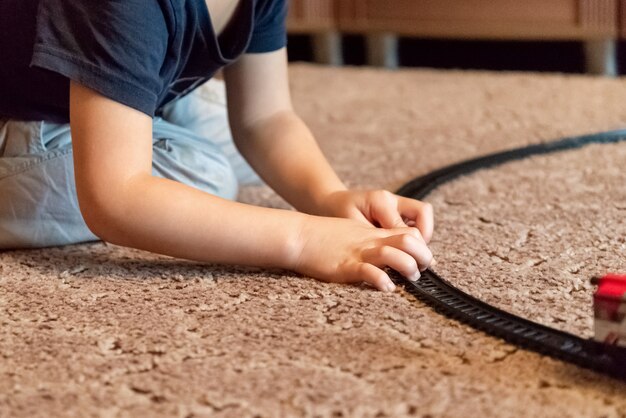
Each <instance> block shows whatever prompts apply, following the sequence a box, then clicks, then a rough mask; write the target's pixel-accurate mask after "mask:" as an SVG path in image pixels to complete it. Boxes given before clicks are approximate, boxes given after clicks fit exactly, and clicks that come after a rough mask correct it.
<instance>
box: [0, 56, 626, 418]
mask: <svg viewBox="0 0 626 418" xmlns="http://www.w3.org/2000/svg"><path fill="white" fill-rule="evenodd" d="M291 77H292V88H293V94H294V98H295V104H296V107H297V108H298V110H299V111H300V113H301V114H302V115H303V117H304V119H305V120H306V121H307V122H308V123H309V124H310V126H311V128H312V129H313V131H314V132H315V134H316V135H317V137H318V139H319V141H320V143H321V144H322V147H323V149H324V151H325V152H326V153H327V155H328V156H329V159H330V160H331V162H332V164H333V166H334V167H335V168H336V169H337V171H338V172H339V174H340V175H341V177H342V178H343V179H345V181H346V182H347V183H348V184H350V185H352V186H355V187H385V188H389V189H396V188H397V187H398V186H400V185H401V184H403V183H404V182H406V181H408V180H410V179H412V178H413V177H415V176H418V175H421V174H424V173H426V172H429V171H431V170H433V169H435V168H438V167H441V166H444V165H447V164H450V163H453V162H457V161H459V160H463V159H466V158H470V157H474V156H478V155H482V154H486V153H490V152H494V151H498V150H504V149H508V148H513V147H517V146H521V145H524V144H529V143H535V142H539V141H544V140H550V139H554V138H558V137H561V136H566V135H573V134H582V133H588V132H595V131H601V130H607V129H612V128H618V127H622V126H623V125H624V122H626V80H608V79H598V78H591V77H582V76H559V75H536V74H496V73H477V72H440V71H415V70H406V71H404V70H403V71H397V72H385V71H380V70H371V69H329V68H321V67H312V66H306V65H295V66H292V68H291ZM625 163H626V144H620V145H606V146H591V147H589V148H585V149H583V150H580V151H570V152H565V153H562V154H559V155H551V156H544V157H537V158H533V159H530V160H525V161H520V162H516V163H511V164H508V165H506V166H503V167H499V168H496V169H493V170H489V171H483V172H479V173H476V174H474V175H472V176H470V177H467V178H462V179H459V180H457V181H455V182H454V183H450V184H448V185H446V186H444V187H442V188H441V189H439V190H437V191H435V192H434V193H433V194H432V195H431V196H430V197H429V200H430V201H432V202H433V203H434V205H435V210H436V212H435V213H436V221H437V227H436V230H435V238H434V241H433V245H432V247H433V251H434V252H435V255H436V257H437V259H438V261H439V265H438V266H437V271H438V272H440V273H441V274H442V275H444V276H445V277H447V278H449V279H450V280H452V281H454V282H455V283H458V284H459V286H461V287H463V288H464V289H466V290H467V291H468V292H470V293H472V294H475V295H477V296H480V297H482V298H484V299H485V300H487V301H489V302H492V303H494V304H497V305H499V306H502V307H505V308H508V309H511V310H512V311H514V312H516V313H520V314H523V315H526V316H528V317H530V318H531V319H534V320H537V321H540V322H542V323H546V324H549V325H552V326H556V327H558V328H561V329H565V330H568V331H571V332H576V333H579V334H581V335H585V336H588V335H590V332H591V312H590V295H591V291H592V289H591V288H590V286H589V285H588V283H587V279H588V278H589V276H591V275H594V274H597V273H602V272H604V271H606V270H616V271H620V270H621V271H624V270H626V260H625V258H624V254H625V253H626V244H625V241H624V239H625V238H624V237H626V225H625V223H624V222H625V221H624V218H625V215H626V194H625V193H626V191H625V189H626V188H625V187H624V184H626V177H625V174H624V172H625V171H626V170H624V165H625ZM241 199H242V200H243V201H246V202H252V203H257V204H262V205H267V206H279V207H282V206H284V203H283V202H281V201H280V199H278V198H277V197H276V196H275V195H274V194H273V193H272V192H271V191H269V190H268V189H265V188H249V189H246V190H244V191H243V193H242V197H241ZM625 395H626V384H624V383H620V382H617V381H615V380H612V379H609V378H606V377H602V376H599V375H597V374H595V373H593V372H590V371H587V370H582V369H579V368H577V367H575V366H571V365H568V364H565V363H562V362H559V361H556V360H552V359H550V358H546V357H542V356H540V355H537V354H534V353H531V352H527V351H524V350H519V349H516V348H515V347H513V346H511V345H508V344H505V343H503V342H502V341H500V340H498V339H495V338H491V337H488V336H486V335H484V334H482V333H481V332H478V331H475V330H473V329H471V328H469V327H467V326H465V325H461V324H459V323H457V322H455V321H452V320H448V319H446V318H444V317H442V316H440V315H438V314H436V313H434V312H433V311H432V310H431V309H430V308H428V307H427V306H424V305H423V304H422V303H420V302H417V301H415V300H414V299H413V298H412V297H410V296H408V295H406V294H404V293H403V292H402V291H397V292H395V293H392V294H384V293H380V292H376V291H373V290H371V289H369V288H366V287H356V286H344V285H333V284H325V283H320V282H317V281H314V280H311V279H308V278H303V277H298V276H297V275H295V274H291V273H289V272H283V271H260V270H255V269H244V268H230V267H219V266H201V265H198V264H194V263H187V262H183V261H177V260H172V259H167V258H165V257H158V256H153V255H150V254H147V253H142V252H139V251H132V250H127V249H123V248H120V247H115V246H107V245H104V244H93V245H85V246H76V247H68V248H61V249H47V250H41V251H18V252H5V253H0V416H1V417H34V416H41V417H52V416H77V417H78V416H80V417H84V416H93V417H131V416H149V417H159V416H175V417H203V416H218V417H248V416H249V417H254V416H257V417H274V416H311V417H314V416H315V417H317V416H319V417H352V416H357V417H359V416H364V417H397V416H421V417H427V416H430V417H435V416H483V415H486V416H511V417H517V416H551V417H564V416H589V417H600V416H606V417H618V416H626V396H625Z"/></svg>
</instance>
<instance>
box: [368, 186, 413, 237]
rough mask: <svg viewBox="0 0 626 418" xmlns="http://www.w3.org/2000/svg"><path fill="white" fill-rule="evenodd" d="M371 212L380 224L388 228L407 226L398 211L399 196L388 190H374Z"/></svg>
mask: <svg viewBox="0 0 626 418" xmlns="http://www.w3.org/2000/svg"><path fill="white" fill-rule="evenodd" d="M369 202H370V214H371V216H372V218H374V220H375V221H376V222H378V224H379V225H380V226H381V227H383V228H386V229H390V228H400V227H403V226H406V224H405V223H404V220H403V219H402V216H400V212H398V197H397V196H396V195H394V194H392V193H390V192H388V191H386V190H377V191H375V192H372V194H371V197H370V199H369Z"/></svg>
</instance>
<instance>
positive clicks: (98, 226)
mask: <svg viewBox="0 0 626 418" xmlns="http://www.w3.org/2000/svg"><path fill="white" fill-rule="evenodd" d="M121 203H123V197H122V196H118V195H117V194H116V193H107V192H95V193H94V191H90V192H89V193H81V192H80V191H78V205H79V207H80V213H81V215H82V217H83V220H84V221H85V224H86V225H87V227H88V228H89V230H90V231H91V232H92V233H93V234H94V235H96V236H97V237H98V238H100V239H101V240H103V241H107V242H110V243H113V244H120V245H123V242H122V241H123V239H122V234H121V232H122V231H123V230H124V224H125V222H124V217H123V211H122V210H121V209H120V204H121Z"/></svg>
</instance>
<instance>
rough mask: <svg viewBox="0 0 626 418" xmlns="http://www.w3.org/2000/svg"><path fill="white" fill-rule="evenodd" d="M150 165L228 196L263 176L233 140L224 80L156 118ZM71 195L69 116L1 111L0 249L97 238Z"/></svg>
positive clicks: (73, 193) (156, 170)
mask: <svg viewBox="0 0 626 418" xmlns="http://www.w3.org/2000/svg"><path fill="white" fill-rule="evenodd" d="M152 126H153V128H152V129H153V133H152V136H153V160H152V172H153V174H154V175H155V176H160V177H164V178H168V179H171V180H175V181H179V182H181V183H185V184H187V185H190V186H193V187H195V188H198V189H200V190H203V191H206V192H208V193H211V194H213V195H217V196H220V197H223V198H227V199H235V198H236V197H237V190H238V183H239V184H254V183H260V182H261V180H260V179H259V177H258V176H257V175H256V173H255V172H254V171H253V170H252V168H251V167H250V166H249V165H248V164H247V163H246V161H245V160H244V159H243V157H242V156H241V155H240V154H239V152H238V151H237V149H236V148H235V145H234V144H233V141H232V136H231V133H230V128H229V126H228V118H227V112H226V96H225V89H224V83H223V82H222V81H219V80H210V81H209V82H207V83H206V84H204V85H203V86H201V87H199V88H198V89H196V90H195V91H194V92H192V93H191V94H189V95H187V96H185V97H183V98H182V99H179V100H177V101H176V102H174V103H170V104H168V105H167V106H166V108H165V109H164V112H163V117H162V118H155V119H154V120H153V125H152ZM97 239H98V238H97V237H96V236H95V235H93V234H92V233H91V231H89V229H88V228H87V225H85V222H84V221H83V218H82V216H81V214H80V210H79V207H78V201H77V198H76V186H75V183H74V166H73V162H72V141H71V135H70V126H69V124H55V123H49V122H45V121H36V122H33V121H29V122H24V121H16V120H6V119H5V120H3V119H0V250H2V249H13V248H36V247H47V246H53V245H65V244H73V243H78V242H86V241H94V240H97Z"/></svg>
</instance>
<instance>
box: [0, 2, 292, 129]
mask: <svg viewBox="0 0 626 418" xmlns="http://www.w3.org/2000/svg"><path fill="white" fill-rule="evenodd" d="M286 13H287V3H286V0H239V5H238V7H237V10H236V11H235V12H234V14H233V16H232V18H231V20H230V22H229V24H228V25H227V26H226V27H225V29H224V30H223V31H222V33H221V34H220V35H219V37H217V36H216V35H215V32H214V30H213V26H212V24H211V18H210V16H209V12H208V10H207V6H206V3H205V0H2V1H0V57H2V58H1V59H0V62H1V64H0V117H5V118H12V119H22V120H49V121H53V122H62V123H65V122H69V80H70V79H71V80H74V81H76V82H78V83H80V84H82V85H85V86H87V87H89V88H91V89H93V90H96V91H97V92H99V93H101V94H102V95H104V96H106V97H109V98H111V99H113V100H115V101H117V102H120V103H123V104H125V105H127V106H130V107H132V108H135V109H137V110H139V111H141V112H144V113H146V114H148V115H150V116H154V115H155V114H157V115H158V113H159V109H160V108H162V107H163V105H164V104H166V103H168V102H170V101H172V100H174V99H175V98H177V97H179V96H182V95H185V94H187V93H189V92H190V91H191V90H193V89H194V88H196V87H197V86H199V85H200V84H202V83H204V82H205V81H206V80H208V79H209V78H211V77H212V76H213V75H214V74H215V72H216V71H217V70H219V69H220V68H221V67H223V66H225V65H228V64H229V63H231V62H232V61H233V60H235V59H236V58H237V57H238V56H239V55H241V54H242V53H261V52H270V51H275V50H278V49H280V48H282V47H284V46H285V44H286V31H285V17H286Z"/></svg>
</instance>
